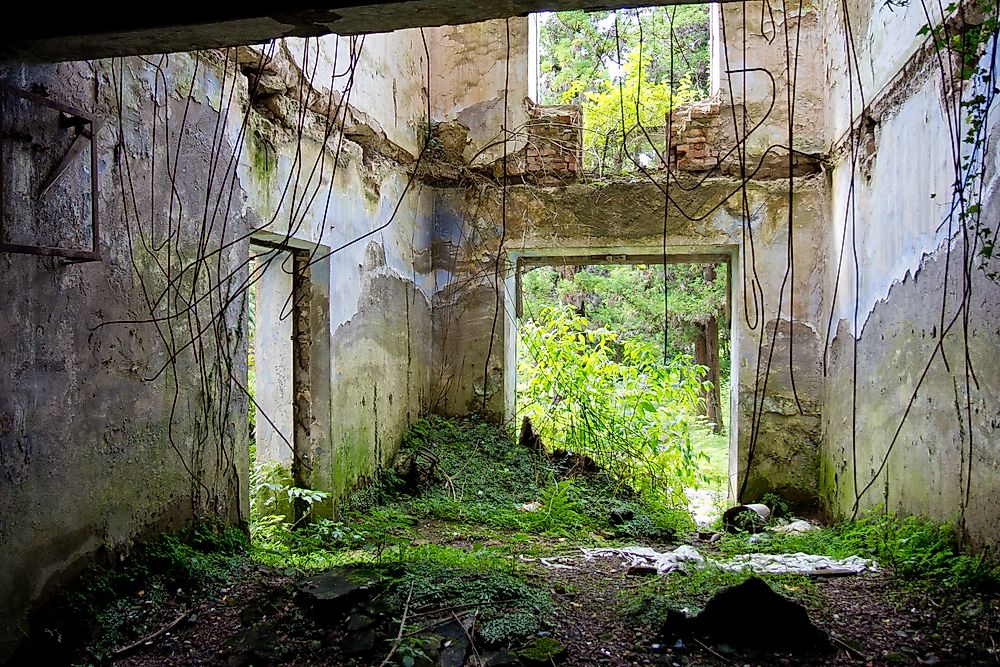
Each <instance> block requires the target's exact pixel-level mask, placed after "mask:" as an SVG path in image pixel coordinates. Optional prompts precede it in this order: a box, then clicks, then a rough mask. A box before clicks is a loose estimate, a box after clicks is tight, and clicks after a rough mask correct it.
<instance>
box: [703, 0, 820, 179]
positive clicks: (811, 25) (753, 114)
mask: <svg viewBox="0 0 1000 667" xmlns="http://www.w3.org/2000/svg"><path fill="white" fill-rule="evenodd" d="M783 9H784V11H782V10H781V9H779V8H776V7H772V6H771V5H769V4H765V3H762V2H746V3H731V4H725V5H722V8H721V11H720V14H721V21H722V24H721V25H720V26H719V27H720V30H719V31H718V33H717V36H718V37H719V38H721V39H720V40H719V41H720V47H719V53H718V61H717V62H716V61H713V65H716V66H718V67H719V68H720V70H721V71H720V73H719V75H718V77H719V79H718V85H719V91H718V93H717V94H716V96H715V99H716V100H717V101H718V102H719V103H721V104H722V105H724V106H725V107H728V108H726V109H724V110H723V114H722V117H723V118H724V119H725V125H724V127H725V128H726V130H727V132H728V133H729V134H728V136H726V138H725V139H724V140H723V145H724V147H725V151H724V152H723V153H722V155H721V156H720V159H721V161H722V162H723V163H726V162H733V163H738V162H739V161H740V154H741V153H744V158H743V159H744V161H745V162H746V163H747V164H746V168H747V169H748V170H749V171H753V170H754V169H755V168H756V167H757V166H758V165H760V164H761V163H762V162H764V163H765V164H764V165H763V166H765V168H769V167H770V165H771V163H774V167H775V168H776V170H777V169H780V165H781V163H784V167H785V170H784V172H780V171H778V173H776V174H774V175H773V176H771V175H767V174H761V177H762V178H773V177H776V176H777V175H778V174H779V173H784V174H785V175H787V155H788V153H787V150H786V148H785V147H787V146H788V137H789V118H791V120H792V122H791V133H792V144H793V146H792V147H793V148H794V149H795V150H796V151H799V152H801V153H805V154H821V153H824V152H825V150H826V145H825V143H824V140H825V133H824V127H823V123H822V122H819V121H820V119H822V118H823V115H824V113H825V103H826V96H825V93H826V88H825V85H824V81H823V60H822V58H821V57H820V53H818V52H817V50H816V45H817V44H821V43H822V39H823V29H824V23H823V22H822V21H821V20H820V13H819V11H818V3H816V2H805V3H803V4H802V6H801V11H800V10H799V7H798V5H794V6H793V5H790V4H789V5H786V6H784V8H783ZM739 137H745V141H744V142H737V138H739ZM734 167H735V165H734ZM733 173H735V172H733Z"/></svg>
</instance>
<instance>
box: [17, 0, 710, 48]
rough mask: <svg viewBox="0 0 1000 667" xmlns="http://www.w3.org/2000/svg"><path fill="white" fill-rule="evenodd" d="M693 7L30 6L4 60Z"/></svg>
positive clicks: (517, 3)
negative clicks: (575, 12) (546, 14)
mask: <svg viewBox="0 0 1000 667" xmlns="http://www.w3.org/2000/svg"><path fill="white" fill-rule="evenodd" d="M690 1H691V0H649V1H648V2H641V3H634V2H633V3H629V2H628V1H627V0H459V1H458V2H455V1H454V0H408V1H399V0H382V1H381V2H369V3H367V4H361V5H359V4H349V3H345V2H326V3H318V2H308V1H306V2H303V1H301V0H300V1H294V0H292V1H289V2H284V3H282V4H281V5H280V6H278V5H277V3H275V5H274V6H261V5H256V4H251V5H244V4H239V3H227V4H225V5H222V6H220V5H215V4H212V5H210V6H209V5H196V4H191V5H188V4H185V5H182V6H171V5H169V4H168V5H157V6H156V11H149V12H140V11H125V10H118V11H114V10H110V9H105V6H102V5H97V6H96V9H90V8H89V7H88V8H82V9H79V10H77V11H68V10H58V11H57V10H55V9H53V7H52V6H48V5H46V6H43V5H33V4H26V5H21V6H20V7H19V8H18V12H17V17H16V18H15V16H14V15H13V14H9V15H8V18H7V20H6V21H4V22H3V24H2V26H0V35H2V37H0V60H2V61H6V62H54V61H61V60H91V59H95V58H107V57H111V56H129V55H139V54H148V53H171V52H174V51H193V50H197V49H208V48H218V47H223V46H237V45H240V44H255V43H260V42H266V41H268V40H270V39H274V38H276V37H312V36H319V35H326V34H329V33H336V34H340V35H354V34H362V33H373V32H389V31H392V30H399V29H401V28H417V27H429V26H439V25H456V24H461V23H475V22H477V21H485V20H487V19H496V18H503V17H507V16H521V15H524V14H527V13H529V12H537V11H556V10H564V9H614V8H620V7H629V6H635V5H637V4H642V5H669V4H686V3H687V2H690Z"/></svg>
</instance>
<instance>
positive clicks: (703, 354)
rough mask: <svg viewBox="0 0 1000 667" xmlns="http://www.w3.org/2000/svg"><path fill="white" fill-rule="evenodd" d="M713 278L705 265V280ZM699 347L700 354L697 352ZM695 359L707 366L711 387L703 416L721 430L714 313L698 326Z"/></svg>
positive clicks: (706, 397)
mask: <svg viewBox="0 0 1000 667" xmlns="http://www.w3.org/2000/svg"><path fill="white" fill-rule="evenodd" d="M714 280H715V266H713V265H712V264H708V265H706V266H705V281H706V282H709V283H711V282H713V281H714ZM699 348H700V354H699ZM695 361H696V362H697V363H699V364H701V365H703V366H705V367H707V368H708V377H707V378H706V379H707V380H708V381H709V382H711V383H712V388H711V389H709V390H707V391H706V392H705V413H704V414H705V418H706V419H708V421H710V422H711V423H712V424H714V426H713V427H712V431H714V432H715V433H721V432H722V414H721V411H720V409H719V406H720V405H721V402H722V396H721V393H722V390H721V388H720V387H719V375H720V371H719V320H718V319H717V318H716V317H715V314H712V315H709V318H708V321H707V322H705V324H703V325H701V326H700V327H699V333H698V340H697V341H696V343H695Z"/></svg>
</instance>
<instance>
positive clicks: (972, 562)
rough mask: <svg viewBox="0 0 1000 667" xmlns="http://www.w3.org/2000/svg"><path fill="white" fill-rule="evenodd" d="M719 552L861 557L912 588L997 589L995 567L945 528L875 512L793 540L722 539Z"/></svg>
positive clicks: (999, 569) (999, 573)
mask: <svg viewBox="0 0 1000 667" xmlns="http://www.w3.org/2000/svg"><path fill="white" fill-rule="evenodd" d="M720 547H721V549H722V550H723V552H725V553H730V554H732V553H747V552H763V553H791V552H798V551H801V552H804V553H810V554H819V555H825V556H830V557H832V558H846V557H848V556H863V557H866V558H872V559H874V560H875V561H876V562H877V563H878V564H879V565H880V566H882V567H889V568H892V569H893V570H894V571H895V572H896V574H897V575H899V576H901V577H903V578H904V579H908V580H910V581H913V582H915V583H923V584H940V585H944V586H949V587H960V588H984V587H985V588H988V589H991V590H995V589H997V588H998V587H1000V566H998V565H997V564H996V563H995V562H992V561H991V560H989V559H987V558H985V557H983V556H979V555H970V554H963V553H961V552H960V551H959V550H958V549H957V546H956V536H955V533H954V528H953V526H951V525H950V524H947V523H944V524H936V523H934V522H932V521H929V520H927V519H925V518H922V517H919V516H907V517H899V516H897V515H896V514H893V513H885V512H881V511H879V510H877V509H876V510H872V511H871V512H869V513H868V514H866V515H864V516H863V517H861V518H860V519H858V520H857V521H844V522H841V523H837V524H834V525H833V526H830V527H829V528H825V529H822V530H814V531H810V532H807V533H802V534H799V535H785V534H781V533H776V534H774V535H772V536H771V539H769V540H766V541H763V542H761V543H760V544H750V543H749V542H748V536H746V535H727V536H725V537H723V539H722V541H721V543H720Z"/></svg>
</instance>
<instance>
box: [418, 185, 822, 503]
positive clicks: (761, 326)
mask: <svg viewBox="0 0 1000 667" xmlns="http://www.w3.org/2000/svg"><path fill="white" fill-rule="evenodd" d="M682 185H684V186H685V187H686V188H687V189H685V188H681V187H679V186H677V185H675V186H674V187H673V189H672V190H671V197H672V199H673V200H674V203H672V204H670V211H669V222H668V236H667V240H666V244H667V252H668V253H671V254H694V253H705V252H714V253H720V254H722V255H723V256H728V257H729V258H730V260H731V262H732V265H733V276H734V290H733V322H734V331H733V370H732V374H733V375H732V387H733V392H734V394H733V397H732V399H733V400H736V401H737V402H738V405H739V412H738V417H737V418H736V420H735V428H734V429H733V431H732V433H731V437H732V438H733V444H734V448H735V449H736V451H737V452H738V456H737V458H734V459H733V462H732V471H731V473H732V478H731V485H732V493H733V495H736V494H737V493H738V491H739V490H740V489H739V487H740V485H741V482H742V480H743V477H744V474H745V472H746V470H747V460H748V458H749V456H750V451H751V435H752V434H753V433H754V432H758V433H759V435H758V436H757V437H755V438H753V451H754V454H753V456H754V458H753V462H752V465H751V467H750V473H749V479H748V481H747V486H746V490H745V495H746V496H747V497H759V496H760V495H761V494H762V493H764V492H766V491H768V490H773V491H777V492H779V493H783V494H785V495H786V496H787V497H788V498H789V499H790V500H792V501H794V502H799V503H813V502H814V501H815V497H816V488H817V487H816V480H817V477H818V467H819V456H818V455H819V447H820V443H819V434H820V415H821V393H820V392H821V385H820V381H819V359H820V343H821V341H820V340H819V337H818V335H817V331H818V330H819V328H820V327H819V322H820V318H821V316H822V313H823V300H822V295H821V293H820V291H819V290H800V291H797V293H796V295H797V298H796V299H795V300H794V303H790V302H789V299H788V295H787V292H788V288H789V285H788V283H787V281H786V279H785V275H784V273H785V267H786V261H785V257H786V248H785V244H784V239H785V235H786V227H787V222H788V200H789V198H788V189H787V182H786V181H783V180H782V181H772V182H763V181H762V182H755V183H751V184H750V185H749V187H748V189H747V196H748V202H749V205H750V208H751V210H752V211H754V215H753V217H752V219H751V222H750V225H749V227H750V229H749V231H752V232H753V234H754V237H755V239H756V249H755V265H756V277H757V279H758V280H759V282H758V286H759V287H758V288H757V289H756V290H755V291H756V294H757V298H756V302H751V303H749V304H746V308H747V310H746V311H745V310H744V305H745V304H744V298H745V297H744V292H743V289H742V276H743V270H744V262H749V260H748V257H750V249H749V248H746V252H744V243H745V239H746V238H748V237H747V235H745V234H744V230H743V226H742V195H741V194H740V192H741V188H740V185H739V182H738V181H735V180H733V179H731V178H712V179H708V180H706V181H704V182H703V183H702V184H701V185H700V186H699V187H693V186H694V185H695V182H694V181H689V180H685V181H682ZM663 187H665V181H664V182H660V183H658V184H654V183H650V182H638V183H637V182H625V183H612V184H607V183H605V184H576V185H571V186H568V187H565V188H544V189H543V188H531V187H524V186H517V187H509V188H508V189H507V194H506V198H507V204H506V208H507V210H506V216H504V215H503V193H502V192H501V191H500V189H498V188H495V187H492V188H472V189H468V190H464V191H457V190H456V191H451V192H443V193H442V194H441V196H440V198H439V200H438V204H437V206H436V209H435V234H436V237H435V245H434V248H435V253H434V266H435V270H436V275H437V276H438V281H439V285H443V287H442V288H441V289H439V291H438V292H437V293H436V295H435V353H436V354H437V355H438V356H437V357H436V364H437V365H436V369H435V377H434V378H433V380H434V382H435V385H434V387H435V388H434V390H433V392H432V406H433V407H435V408H436V409H438V410H440V411H443V412H448V413H452V412H456V413H462V412H464V411H466V410H468V409H470V408H471V409H482V407H483V403H484V401H483V399H484V395H485V399H486V401H485V405H486V409H487V410H488V411H490V412H493V413H495V414H498V415H503V414H507V415H508V416H511V412H512V407H513V384H514V377H513V376H512V375H510V374H509V371H510V369H511V368H512V366H513V356H512V355H513V354H514V353H515V346H514V345H513V335H514V326H515V321H514V311H513V307H514V293H513V290H514V285H513V281H512V280H511V279H510V276H511V275H512V271H513V266H514V263H515V262H516V259H517V257H518V256H536V257H539V256H540V257H559V256H565V255H580V254H598V255H600V254H604V253H606V254H612V255H645V256H656V255H660V254H661V253H662V251H663V218H664V206H665V202H666V199H665V196H664V192H663V191H662V190H661V188H663ZM826 196H827V194H826V187H825V184H824V180H823V179H822V178H818V177H813V178H800V179H796V182H795V184H794V194H793V197H792V201H793V208H794V216H793V224H794V228H795V229H794V231H795V234H796V235H797V239H798V241H797V244H798V250H797V251H796V254H795V275H796V280H797V281H799V282H800V283H802V284H818V283H819V282H821V281H822V279H823V277H824V276H825V258H824V254H823V252H824V250H825V247H826V218H825V216H826ZM681 211H683V212H684V214H686V216H687V217H686V216H685V215H684V214H682V213H681ZM501 238H503V239H505V241H504V243H503V248H504V251H505V256H504V257H503V259H502V261H501V263H500V265H499V274H498V273H497V269H498V265H497V261H496V260H497V255H496V249H497V247H498V244H499V243H500V240H501ZM747 271H748V280H752V273H753V272H752V271H751V270H750V269H749V268H748V269H747ZM783 283H784V289H785V298H784V300H783V303H782V305H781V307H780V308H779V304H778V300H779V294H780V293H781V290H782V286H783ZM498 291H499V294H500V298H499V299H498V298H497V294H498ZM792 305H794V308H792V307H790V306H792ZM745 312H746V313H747V314H748V316H745ZM789 316H791V317H792V318H793V321H794V322H795V324H794V335H795V339H794V343H795V345H794V349H793V352H794V362H793V363H794V368H795V371H796V372H795V379H796V382H797V386H796V389H797V392H798V397H799V404H800V405H801V411H800V409H799V405H797V404H796V402H795V399H794V396H793V394H792V388H791V375H790V373H789V350H788V340H787V339H788V336H787V326H788V325H787V322H788V320H789ZM776 322H777V324H775V323H776ZM775 328H777V330H778V342H777V344H776V347H775V351H774V353H773V355H772V356H771V359H770V363H768V359H767V357H768V356H769V352H770V341H771V337H772V334H773V331H774V330H775ZM762 331H763V332H765V333H764V336H763V339H762V338H761V332H762ZM491 334H492V335H491ZM491 338H492V355H491V356H490V358H489V364H487V363H486V355H487V352H488V351H489V350H490V342H491ZM761 346H762V351H761V354H762V355H763V360H762V361H761V363H760V365H758V348H759V347H761ZM505 356H506V359H507V367H506V371H507V372H508V373H507V375H505V364H504V359H505ZM765 377H767V378H768V380H767V382H768V384H767V385H766V387H765V386H764V384H763V383H764V378H765ZM755 394H756V395H760V396H763V397H764V399H763V401H762V402H760V403H758V404H757V405H756V406H755V403H754V396H755Z"/></svg>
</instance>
